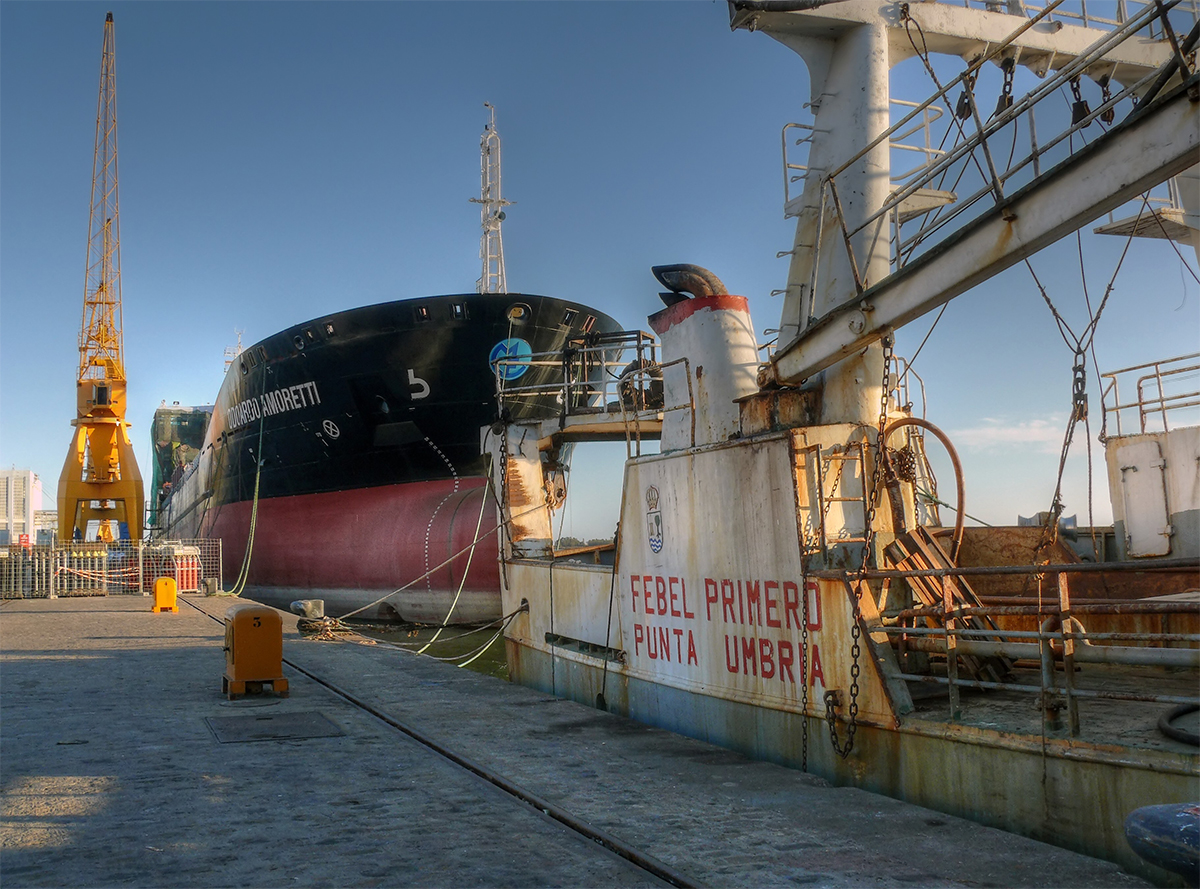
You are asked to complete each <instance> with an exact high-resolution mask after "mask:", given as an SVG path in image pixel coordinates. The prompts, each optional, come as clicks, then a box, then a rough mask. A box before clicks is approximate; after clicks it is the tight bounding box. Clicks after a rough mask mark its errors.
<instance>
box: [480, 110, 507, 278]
mask: <svg viewBox="0 0 1200 889" xmlns="http://www.w3.org/2000/svg"><path fill="white" fill-rule="evenodd" d="M483 107H484V108H488V109H490V110H491V112H492V118H491V121H490V122H489V123H487V124H485V125H484V128H483V136H482V138H480V140H479V152H480V159H479V167H480V175H481V179H482V183H481V186H480V194H479V197H477V198H471V203H473V204H480V205H481V206H480V208H479V216H480V225H481V226H482V227H483V235H482V236H481V237H480V239H479V258H480V259H481V260H483V274H482V275H480V276H479V280H478V281H476V282H475V290H476V291H478V292H479V293H507V292H508V284H507V283H506V282H505V279H504V241H503V240H502V239H501V237H500V223H501V222H503V221H504V208H505V207H508V206H511V205H512V204H513V203H514V202H513V201H506V200H504V199H503V198H501V197H500V134H499V133H497V132H496V109H495V108H493V107H492V104H491V103H490V102H484V103H483Z"/></svg>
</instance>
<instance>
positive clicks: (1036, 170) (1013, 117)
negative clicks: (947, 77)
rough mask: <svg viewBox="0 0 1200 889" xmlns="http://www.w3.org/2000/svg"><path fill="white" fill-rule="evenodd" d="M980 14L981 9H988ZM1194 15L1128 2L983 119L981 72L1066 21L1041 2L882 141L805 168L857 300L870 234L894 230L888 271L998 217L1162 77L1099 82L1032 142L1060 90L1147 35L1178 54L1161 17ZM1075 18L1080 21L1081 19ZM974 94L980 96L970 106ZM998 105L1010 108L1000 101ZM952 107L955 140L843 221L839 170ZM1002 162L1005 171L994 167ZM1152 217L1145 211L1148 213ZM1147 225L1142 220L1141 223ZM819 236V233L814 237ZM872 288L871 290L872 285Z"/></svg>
mask: <svg viewBox="0 0 1200 889" xmlns="http://www.w3.org/2000/svg"><path fill="white" fill-rule="evenodd" d="M1006 2H1007V0H999V2H997V3H993V4H990V5H991V6H994V7H995V6H1000V5H1002V4H1004V3H1006ZM979 6H980V7H981V8H986V4H982V5H979ZM1194 6H1196V3H1194V2H1193V0H1162V3H1161V7H1160V6H1159V4H1157V3H1143V2H1141V0H1138V2H1137V3H1134V2H1132V0H1131V2H1127V3H1126V4H1125V7H1124V9H1125V14H1123V15H1122V16H1120V17H1119V18H1120V20H1119V21H1118V20H1117V19H1113V20H1112V27H1111V29H1110V30H1101V31H1100V32H1099V33H1100V37H1099V38H1098V39H1097V40H1096V41H1095V42H1094V43H1093V44H1092V45H1091V46H1090V47H1088V48H1087V49H1086V50H1085V51H1083V52H1082V53H1080V54H1079V55H1077V56H1075V57H1074V58H1072V59H1071V60H1070V61H1067V62H1065V63H1064V64H1063V65H1062V66H1061V67H1060V68H1058V69H1057V70H1055V71H1053V72H1052V73H1050V74H1049V75H1048V76H1046V77H1045V79H1044V80H1042V81H1040V82H1038V83H1037V84H1036V85H1035V86H1034V87H1033V88H1032V89H1031V90H1029V91H1028V92H1027V93H1025V95H1023V96H1020V97H1016V96H1011V95H1009V94H1007V93H1005V92H1004V91H1003V90H1004V87H1002V86H998V87H997V92H998V93H1000V94H1001V101H999V102H998V104H997V108H996V110H995V112H993V113H991V114H990V115H989V114H988V111H989V108H987V107H982V103H983V102H984V101H985V100H983V99H982V94H983V93H984V92H985V86H984V83H983V77H984V75H985V73H986V74H987V76H989V77H991V76H992V75H993V74H996V72H998V71H1000V70H1001V68H1000V63H1001V62H1002V61H1003V60H1004V59H1005V58H1007V57H1011V56H1013V53H1014V52H1015V50H1014V49H1013V47H1012V44H1013V43H1014V41H1016V40H1017V39H1018V38H1019V37H1020V35H1022V34H1024V33H1025V32H1026V31H1028V30H1029V29H1031V28H1035V27H1037V26H1038V25H1041V24H1043V23H1045V22H1049V21H1051V20H1052V19H1053V16H1054V15H1055V14H1058V15H1060V16H1065V15H1067V12H1066V10H1069V9H1070V6H1069V4H1065V0H1048V2H1046V3H1045V4H1044V5H1042V6H1040V7H1038V6H1035V5H1033V4H1028V3H1027V4H1025V8H1026V9H1027V10H1028V12H1029V13H1031V15H1030V17H1028V18H1024V17H1022V18H1018V17H1016V16H1014V30H1013V31H1012V33H1011V34H1009V36H1008V37H1007V38H1005V39H1004V40H1002V41H999V42H997V43H994V44H989V46H988V48H987V51H986V52H985V53H984V54H982V55H981V56H980V57H978V58H977V59H975V60H973V61H972V62H971V63H970V64H969V65H968V66H967V68H966V70H964V71H963V72H962V73H961V74H960V75H959V76H957V77H955V78H954V79H953V80H951V81H949V82H948V83H945V84H944V85H940V88H939V89H938V90H937V91H936V92H934V93H933V94H932V95H931V96H930V97H929V98H927V99H925V100H924V101H923V102H920V103H913V104H912V110H911V111H910V112H909V113H908V114H906V115H904V116H903V117H902V118H901V119H900V120H899V121H898V122H897V123H895V124H893V125H892V126H891V127H889V128H888V129H887V130H885V131H884V132H882V133H880V134H879V135H878V136H877V137H876V138H875V139H873V140H872V141H871V142H870V143H869V144H867V145H866V146H865V147H864V148H862V149H861V150H860V151H858V152H857V153H856V154H854V155H853V156H852V157H850V158H849V159H847V160H846V161H845V162H843V163H842V164H840V165H839V166H838V167H836V168H835V169H832V170H819V171H818V170H816V168H809V169H806V171H805V175H808V174H809V173H811V172H819V173H820V175H821V182H820V188H819V189H818V190H817V191H818V193H817V194H815V195H814V199H815V200H816V201H818V202H819V207H820V210H819V214H818V219H819V220H820V219H822V218H823V217H824V215H825V212H826V209H827V208H830V209H831V210H832V212H833V214H834V217H835V218H836V220H837V224H838V230H839V231H840V234H841V238H840V240H841V244H839V245H838V247H837V249H839V250H845V251H846V253H847V256H848V258H849V262H850V271H851V273H852V276H853V279H854V284H855V287H856V289H857V291H858V292H859V293H862V292H863V291H864V290H865V287H866V285H865V283H864V279H863V276H862V271H861V270H862V269H863V264H862V261H861V258H860V257H859V256H858V255H857V254H856V249H855V243H856V242H857V241H858V240H859V239H860V238H865V242H866V243H874V241H875V238H876V237H877V235H876V232H877V230H878V229H879V228H880V227H881V226H883V225H887V226H889V227H890V228H892V229H894V230H893V232H892V234H891V236H890V241H891V243H892V245H893V246H892V250H893V255H892V256H891V258H890V262H891V266H892V268H893V269H894V270H899V269H900V268H902V267H903V266H904V265H906V264H907V263H909V262H910V261H911V260H912V259H913V258H914V257H915V256H916V255H918V254H919V253H921V252H925V251H927V250H929V249H932V248H933V247H934V246H936V245H937V244H938V243H941V242H944V241H945V240H946V239H947V238H948V237H949V236H951V235H952V234H953V233H954V232H956V231H960V230H962V228H963V227H964V226H965V225H967V224H968V223H969V222H970V221H972V219H974V218H977V217H979V216H982V215H983V214H984V213H986V212H988V211H991V210H995V209H998V210H1000V211H1001V212H1005V210H1006V208H1007V205H1008V201H1009V198H1008V197H1007V195H1009V194H1011V193H1013V192H1014V191H1015V190H1016V189H1018V188H1021V187H1024V186H1026V185H1028V183H1029V182H1030V181H1032V180H1035V179H1037V178H1038V177H1040V176H1041V175H1042V171H1043V164H1044V162H1045V163H1046V164H1049V165H1054V164H1057V163H1059V162H1060V161H1061V159H1062V157H1063V156H1070V155H1071V154H1074V153H1075V152H1076V151H1079V150H1082V149H1083V148H1084V147H1085V146H1086V145H1087V144H1088V141H1089V140H1087V139H1084V138H1081V135H1082V131H1083V129H1084V128H1085V127H1088V126H1090V125H1091V124H1093V123H1094V122H1096V121H1101V122H1102V123H1104V122H1108V121H1111V120H1112V119H1113V117H1114V115H1116V114H1117V113H1118V111H1119V109H1122V108H1123V109H1125V111H1130V110H1132V109H1133V108H1135V107H1136V103H1137V102H1138V100H1139V97H1141V96H1142V95H1143V94H1144V93H1146V92H1147V91H1148V90H1149V89H1150V88H1151V87H1152V86H1154V85H1155V84H1156V82H1157V81H1158V80H1159V78H1160V75H1161V74H1163V72H1164V70H1165V69H1153V70H1150V71H1149V72H1148V73H1146V74H1145V75H1144V76H1143V77H1141V78H1140V79H1138V80H1136V82H1132V83H1127V84H1126V83H1125V82H1124V81H1122V83H1121V84H1117V83H1114V82H1111V81H1110V79H1108V78H1100V79H1101V80H1103V84H1102V85H1101V86H1100V92H1101V95H1100V96H1099V97H1097V96H1095V95H1090V96H1089V102H1081V103H1080V104H1079V105H1078V112H1076V111H1075V110H1074V109H1073V111H1072V114H1071V115H1070V124H1069V125H1068V126H1066V127H1065V128H1062V129H1057V135H1055V136H1053V137H1052V138H1050V139H1049V140H1044V139H1043V140H1041V141H1039V136H1038V123H1040V124H1041V126H1042V127H1043V130H1045V129H1046V128H1047V126H1048V125H1049V123H1050V122H1051V121H1052V120H1053V119H1056V118H1058V117H1059V116H1060V108H1059V106H1058V104H1057V103H1059V102H1061V96H1062V91H1063V90H1065V89H1067V88H1068V87H1072V86H1074V87H1075V88H1076V89H1078V88H1079V84H1080V79H1081V78H1083V77H1085V76H1087V72H1088V70H1089V69H1090V68H1093V67H1095V66H1097V65H1099V66H1100V67H1103V66H1104V62H1103V59H1104V57H1105V56H1106V55H1107V54H1109V53H1111V52H1112V51H1113V50H1114V49H1115V48H1116V47H1118V46H1119V45H1121V44H1122V43H1124V42H1125V41H1128V40H1134V39H1138V38H1139V37H1146V36H1149V37H1150V38H1151V39H1155V40H1157V39H1160V38H1161V36H1162V35H1164V34H1165V35H1166V36H1168V37H1169V38H1170V42H1171V43H1172V45H1177V44H1178V43H1179V41H1180V40H1181V39H1182V38H1181V35H1180V34H1179V33H1178V31H1177V29H1175V28H1172V27H1171V25H1170V22H1169V19H1168V12H1172V11H1177V12H1176V14H1177V15H1180V17H1184V16H1183V15H1182V14H1183V13H1186V12H1187V11H1188V10H1191V9H1192V7H1194ZM1077 14H1078V15H1079V16H1080V17H1081V18H1082V12H1079V13H1077ZM1197 16H1200V9H1197V11H1196V13H1195V15H1193V21H1194V20H1195V18H1196V17H1197ZM1087 21H1088V23H1089V24H1093V23H1096V24H1101V23H1102V22H1101V21H1100V19H1098V18H1096V17H1095V16H1091V15H1090V14H1089V16H1088V19H1087ZM1018 59H1019V54H1018ZM1172 63H1173V62H1171V63H1168V64H1172ZM993 69H994V70H993ZM996 76H999V75H996ZM960 93H961V96H959V94H960ZM977 94H979V96H980V99H979V101H978V102H977V98H976V97H977ZM955 96H959V98H958V100H957V101H956V102H955V105H953V106H952V105H950V103H951V102H952V101H955V98H954V97H955ZM1006 96H1007V99H1008V100H1011V103H1008V102H1007V101H1006V100H1005V97H1006ZM1045 100H1050V101H1051V103H1052V107H1051V112H1047V113H1046V115H1045V118H1041V117H1039V118H1038V120H1037V121H1035V117H1034V110H1035V108H1038V107H1041V103H1042V102H1043V101H1045ZM959 103H965V105H964V107H965V108H967V109H968V110H969V113H968V114H967V115H966V119H961V118H959V117H958V116H957V115H956V114H951V115H949V116H948V117H949V123H948V124H947V127H949V129H948V130H947V138H949V137H950V135H951V133H952V132H957V136H956V137H955V138H954V139H951V141H952V142H953V143H954V144H953V145H952V146H951V147H950V148H948V149H946V150H945V151H944V152H943V153H941V154H939V155H938V156H936V157H933V158H931V159H930V160H929V161H928V163H927V164H925V165H923V168H918V169H919V173H918V174H917V175H913V176H911V178H909V179H908V180H907V181H906V182H905V183H904V184H903V185H902V186H901V187H899V188H896V189H895V190H894V191H893V192H892V193H891V194H890V195H889V196H888V197H887V199H886V200H885V201H884V202H883V203H882V205H881V206H880V207H879V208H878V209H877V210H876V211H875V212H873V213H870V214H869V215H867V216H866V217H865V218H859V219H849V218H847V216H846V214H845V212H844V210H843V205H842V201H841V197H840V194H839V191H838V181H839V177H841V176H842V175H843V174H845V173H847V171H852V170H856V169H858V168H859V167H860V166H861V164H862V163H863V162H864V160H865V159H866V158H868V157H869V156H870V155H871V154H872V153H874V152H876V151H878V150H879V149H880V146H886V147H889V148H891V147H894V146H893V145H892V144H891V143H892V142H893V141H895V140H897V139H898V138H899V137H900V135H901V134H903V133H905V132H911V131H913V130H914V128H920V127H921V126H922V121H923V120H924V119H925V116H926V115H928V114H929V113H930V109H931V108H934V107H936V106H946V107H955V108H957V107H958V104H959ZM1022 121H1024V129H1025V131H1026V133H1025V135H1026V138H1027V139H1028V142H1029V148H1028V150H1027V151H1026V153H1025V154H1024V155H1023V156H1020V157H1018V155H1019V154H1020V153H1019V152H1018V151H1017V148H1016V146H1017V144H1018V142H1019V141H1020V136H1019V132H1018V129H1019V127H1020V125H1021V122H1022ZM929 123H932V121H929ZM1058 126H1061V125H1058V124H1056V128H1057V127H1058ZM1043 135H1044V134H1043ZM931 145H932V143H931ZM997 146H1003V152H1002V153H1001V152H1000V151H999V150H996V151H993V149H996V148H997ZM1010 149H1011V151H1010ZM939 150H940V149H939ZM1005 155H1010V156H1009V157H1005ZM1001 160H1004V161H1006V162H1005V163H1003V164H1001V163H1000V161H1001ZM1047 168H1048V167H1047ZM949 183H955V184H954V189H955V192H954V196H955V199H954V200H953V201H947V202H943V203H939V204H937V205H936V206H933V207H931V208H930V209H928V210H925V211H921V212H905V211H904V210H903V209H902V205H904V204H905V202H906V201H909V200H910V199H912V198H914V196H917V195H918V192H920V191H922V190H929V189H932V190H933V191H935V192H941V191H942V190H943V187H944V186H946V185H947V184H949ZM792 203H796V201H793V202H792ZM1139 203H1140V199H1139ZM793 210H794V213H793V214H792V215H795V214H796V213H798V212H799V210H798V209H796V208H793ZM1152 212H1153V211H1152V210H1151V211H1150V213H1152ZM1148 216H1149V214H1147V218H1148ZM905 222H910V223H912V225H913V226H915V227H916V231H915V232H913V233H912V234H910V235H907V236H905V235H903V234H902V232H901V230H900V226H901V225H902V224H904V223H905ZM820 231H821V228H820V227H819V228H818V236H820ZM814 249H815V250H816V251H817V252H818V253H819V252H820V251H821V250H822V249H829V248H828V247H827V246H824V245H823V244H821V243H818V244H817V245H815V247H814ZM817 265H818V261H817V259H816V258H814V261H813V263H812V267H813V269H814V270H815V269H816V268H817ZM878 283H879V282H878V281H873V282H872V284H873V285H877V284H878ZM815 320H816V319H815V318H810V319H808V322H809V323H810V324H811V323H813V322H814V321H815Z"/></svg>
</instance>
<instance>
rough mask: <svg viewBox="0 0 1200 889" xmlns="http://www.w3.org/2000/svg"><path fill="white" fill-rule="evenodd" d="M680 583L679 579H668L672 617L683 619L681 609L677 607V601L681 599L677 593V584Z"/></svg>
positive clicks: (668, 596)
mask: <svg viewBox="0 0 1200 889" xmlns="http://www.w3.org/2000/svg"><path fill="white" fill-rule="evenodd" d="M677 583H679V578H678V577H668V578H667V599H668V601H669V602H670V604H671V617H683V615H682V614H680V613H679V609H678V608H677V607H676V606H675V602H676V600H678V599H679V594H678V593H676V592H675V584H677Z"/></svg>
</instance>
